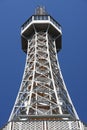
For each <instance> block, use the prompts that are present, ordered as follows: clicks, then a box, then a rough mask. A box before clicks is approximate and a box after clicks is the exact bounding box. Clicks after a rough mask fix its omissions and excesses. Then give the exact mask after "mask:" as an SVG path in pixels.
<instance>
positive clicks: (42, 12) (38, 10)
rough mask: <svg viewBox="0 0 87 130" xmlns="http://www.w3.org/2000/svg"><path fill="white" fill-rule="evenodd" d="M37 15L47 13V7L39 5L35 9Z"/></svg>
mask: <svg viewBox="0 0 87 130" xmlns="http://www.w3.org/2000/svg"><path fill="white" fill-rule="evenodd" d="M35 15H47V12H46V10H45V7H43V6H39V7H37V8H36V10H35Z"/></svg>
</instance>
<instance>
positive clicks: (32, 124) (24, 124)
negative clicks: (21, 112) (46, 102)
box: [12, 121, 43, 130]
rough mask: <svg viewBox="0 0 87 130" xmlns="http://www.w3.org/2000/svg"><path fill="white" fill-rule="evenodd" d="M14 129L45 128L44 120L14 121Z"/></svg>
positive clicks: (33, 129) (36, 129) (40, 129)
mask: <svg viewBox="0 0 87 130" xmlns="http://www.w3.org/2000/svg"><path fill="white" fill-rule="evenodd" d="M12 130H43V122H42V121H30V122H14V126H13V129H12Z"/></svg>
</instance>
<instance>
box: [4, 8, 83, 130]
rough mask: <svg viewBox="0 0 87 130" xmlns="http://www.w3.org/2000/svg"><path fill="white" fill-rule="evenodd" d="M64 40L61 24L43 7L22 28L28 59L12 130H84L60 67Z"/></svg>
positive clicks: (15, 108) (13, 116)
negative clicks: (59, 56)
mask: <svg viewBox="0 0 87 130" xmlns="http://www.w3.org/2000/svg"><path fill="white" fill-rule="evenodd" d="M61 37H62V30H61V26H60V24H59V23H58V22H56V20H54V19H53V18H52V17H51V16H50V15H49V14H48V13H47V12H46V11H45V9H44V8H43V7H38V8H37V9H36V12H35V15H32V16H31V17H30V18H29V19H28V20H27V21H26V22H25V23H24V24H23V25H22V27H21V39H22V49H23V51H24V52H25V53H26V54H27V56H26V64H25V70H24V74H23V79H22V83H21V86H20V90H19V92H18V96H17V99H16V102H15V105H14V107H13V110H12V113H11V116H10V118H9V121H10V123H9V125H8V128H9V130H69V129H70V130H71V129H74V130H82V128H83V125H82V123H81V122H80V121H79V117H78V115H77V112H76V110H75V108H74V106H73V104H72V101H71V98H70V96H69V94H68V91H67V88H66V86H65V83H64V80H63V77H62V74H61V70H60V66H59V61H58V57H57V52H59V51H60V49H61ZM6 128H7V127H6Z"/></svg>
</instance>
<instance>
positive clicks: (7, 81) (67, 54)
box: [0, 0, 87, 127]
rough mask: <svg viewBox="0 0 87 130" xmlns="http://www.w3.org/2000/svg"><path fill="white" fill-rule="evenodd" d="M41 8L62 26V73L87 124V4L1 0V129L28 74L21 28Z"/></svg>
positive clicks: (69, 0)
mask: <svg viewBox="0 0 87 130" xmlns="http://www.w3.org/2000/svg"><path fill="white" fill-rule="evenodd" d="M38 5H44V6H45V7H46V9H47V11H48V12H49V13H50V14H51V15H52V16H53V17H54V18H55V19H56V20H57V21H58V22H59V23H60V24H61V25H62V30H63V37H62V50H61V51H60V52H59V61H60V66H61V70H62V73H63V77H64V80H65V83H66V86H67V88H68V90H69V94H70V96H71V98H72V101H73V104H74V106H75V108H76V110H77V113H78V115H79V117H80V119H81V120H82V121H84V122H86V123H87V0H14V1H13V0H0V127H1V126H3V125H4V124H5V123H6V122H7V121H8V118H9V116H10V113H11V110H12V107H13V105H14V102H15V98H16V96H17V92H18V90H19V87H20V83H21V79H22V75H23V71H24V65H25V57H26V55H25V54H24V53H23V52H22V50H21V37H20V27H21V25H22V24H23V23H24V22H25V21H26V20H27V19H28V18H29V17H30V16H31V15H32V14H34V9H35V8H36V7H37V6H38Z"/></svg>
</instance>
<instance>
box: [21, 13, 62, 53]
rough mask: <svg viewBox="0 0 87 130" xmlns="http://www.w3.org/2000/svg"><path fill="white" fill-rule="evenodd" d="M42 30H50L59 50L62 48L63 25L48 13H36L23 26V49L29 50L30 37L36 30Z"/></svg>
mask: <svg viewBox="0 0 87 130" xmlns="http://www.w3.org/2000/svg"><path fill="white" fill-rule="evenodd" d="M41 31H43V32H46V31H48V34H49V35H51V36H52V37H53V40H55V43H56V48H57V51H59V50H60V49H61V46H62V45H61V36H62V30H61V25H60V24H59V23H58V22H57V21H56V20H54V19H53V18H52V17H51V16H50V15H48V14H46V13H36V14H35V15H32V16H31V17H30V18H29V19H28V20H27V21H26V22H25V23H24V24H23V25H22V26H21V38H22V49H23V51H24V52H27V43H28V39H29V38H30V37H31V36H32V35H33V34H34V33H35V32H41Z"/></svg>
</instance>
